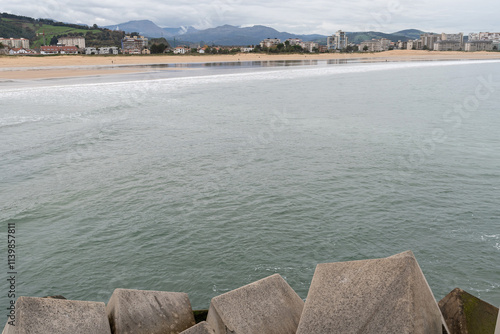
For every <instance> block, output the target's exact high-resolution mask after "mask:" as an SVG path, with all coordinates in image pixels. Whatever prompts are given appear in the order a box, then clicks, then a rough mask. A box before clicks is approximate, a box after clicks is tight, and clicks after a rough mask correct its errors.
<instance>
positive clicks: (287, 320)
mask: <svg viewBox="0 0 500 334" xmlns="http://www.w3.org/2000/svg"><path fill="white" fill-rule="evenodd" d="M303 307H304V302H303V301H302V299H300V297H299V296H298V295H297V294H296V293H295V291H293V289H292V288H291V287H290V285H288V283H287V282H286V281H285V280H284V279H283V278H282V277H281V276H280V275H278V274H275V275H272V276H269V277H266V278H263V279H261V280H259V281H256V282H254V283H251V284H248V285H245V286H243V287H241V288H238V289H236V290H233V291H229V292H227V293H224V294H222V295H220V296H217V297H214V298H212V301H211V303H210V308H209V310H208V316H207V322H208V324H209V325H210V327H211V328H213V329H214V331H215V333H216V334H226V333H232V334H288V333H295V331H296V330H297V325H298V323H299V319H300V314H301V313H302V308H303Z"/></svg>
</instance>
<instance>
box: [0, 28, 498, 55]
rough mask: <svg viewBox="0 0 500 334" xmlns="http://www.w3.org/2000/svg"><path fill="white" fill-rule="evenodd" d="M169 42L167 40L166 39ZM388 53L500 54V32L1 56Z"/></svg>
mask: <svg viewBox="0 0 500 334" xmlns="http://www.w3.org/2000/svg"><path fill="white" fill-rule="evenodd" d="M165 42H166V40H165ZM389 50H428V51H464V52H474V51H498V50H500V32H479V33H475V32H474V33H470V34H469V35H467V36H464V33H462V32H459V33H452V34H449V33H441V34H436V33H423V34H421V35H420V38H418V39H409V40H407V41H402V40H399V41H397V42H393V41H391V40H389V39H387V38H379V39H371V40H367V41H363V42H361V43H358V44H355V43H351V42H350V41H349V38H348V36H347V33H346V32H344V31H342V30H338V31H337V32H336V33H334V34H332V35H331V36H328V37H327V39H326V45H325V44H322V43H320V42H315V41H303V40H302V39H300V38H288V39H286V40H283V41H282V40H280V39H279V38H266V39H264V40H262V41H261V42H260V44H256V45H247V46H241V45H235V46H221V45H211V46H208V45H200V44H199V43H198V44H190V45H174V46H171V45H168V43H167V42H166V43H157V42H152V41H150V40H149V39H148V38H147V37H145V36H142V35H125V37H124V38H123V39H122V40H121V45H120V47H117V46H105V47H90V46H86V38H85V36H63V37H60V38H58V39H57V43H54V45H42V46H39V47H35V48H31V47H30V40H29V39H27V38H13V37H0V54H8V55H53V54H84V55H117V54H133V55H141V54H142V55H145V54H151V53H171V54H177V55H184V54H205V53H210V54H217V53H226V54H227V53H237V52H245V53H247V52H269V53H274V52H289V53H294V52H302V53H329V52H383V51H389Z"/></svg>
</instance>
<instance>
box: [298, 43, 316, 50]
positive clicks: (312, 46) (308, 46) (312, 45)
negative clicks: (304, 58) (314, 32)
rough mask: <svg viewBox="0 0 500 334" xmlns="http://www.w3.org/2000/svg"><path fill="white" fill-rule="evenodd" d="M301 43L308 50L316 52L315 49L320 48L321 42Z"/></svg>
mask: <svg viewBox="0 0 500 334" xmlns="http://www.w3.org/2000/svg"><path fill="white" fill-rule="evenodd" d="M299 45H300V46H301V47H302V49H304V51H307V52H314V49H319V44H318V43H315V42H301V43H300V44H299Z"/></svg>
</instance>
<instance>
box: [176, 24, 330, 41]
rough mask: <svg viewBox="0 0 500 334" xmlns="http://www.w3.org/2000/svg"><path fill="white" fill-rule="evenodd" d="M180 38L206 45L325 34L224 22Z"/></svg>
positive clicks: (307, 38) (306, 39)
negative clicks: (299, 33)
mask: <svg viewBox="0 0 500 334" xmlns="http://www.w3.org/2000/svg"><path fill="white" fill-rule="evenodd" d="M182 38H183V39H184V40H188V41H192V42H194V43H199V42H203V43H204V44H208V45H211V44H215V45H254V44H258V43H260V42H261V41H262V40H263V39H265V38H279V39H281V40H282V41H283V40H286V39H288V38H300V39H302V40H304V41H310V40H315V39H322V38H325V36H322V35H298V34H292V33H288V32H279V31H277V30H276V29H273V28H270V27H266V26H261V25H256V26H253V27H246V28H240V27H235V26H232V25H228V24H226V25H223V26H220V27H216V28H210V29H205V30H198V31H194V32H186V33H185V34H184V35H183V36H182Z"/></svg>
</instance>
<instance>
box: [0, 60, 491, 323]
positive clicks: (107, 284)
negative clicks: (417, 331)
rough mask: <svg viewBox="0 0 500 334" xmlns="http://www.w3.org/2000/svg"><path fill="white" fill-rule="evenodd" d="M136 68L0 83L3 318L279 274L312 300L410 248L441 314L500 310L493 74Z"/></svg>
mask: <svg viewBox="0 0 500 334" xmlns="http://www.w3.org/2000/svg"><path fill="white" fill-rule="evenodd" d="M139 70H141V71H142V70H143V71H144V72H143V73H135V74H120V75H113V76H89V77H85V78H66V79H64V78H61V79H46V80H32V81H29V80H28V81H26V80H24V81H21V80H4V81H0V157H1V159H0V224H1V225H0V226H1V232H0V233H1V234H2V236H1V239H2V240H3V245H4V246H3V247H2V253H3V254H2V255H1V256H0V258H2V259H3V260H1V261H0V268H2V270H1V273H2V276H1V277H0V278H1V280H2V283H1V284H0V306H1V308H2V309H4V312H5V313H6V314H5V315H7V312H8V311H7V310H6V309H7V307H9V305H10V304H9V303H10V301H11V300H15V299H16V298H17V297H19V296H38V297H43V296H48V295H62V296H64V297H66V298H67V299H74V300H89V301H102V302H107V301H108V300H109V298H110V296H111V294H112V293H113V290H114V289H116V288H127V289H143V290H160V291H177V292H186V293H188V295H189V298H190V300H191V303H192V307H193V308H194V309H203V308H207V307H208V306H209V304H210V299H211V298H212V297H214V296H217V295H219V294H222V293H225V292H228V291H230V290H233V289H236V288H238V287H241V286H243V285H245V284H248V283H251V282H254V281H256V280H259V279H261V278H264V277H267V276H269V275H272V274H275V273H278V274H280V275H281V276H282V277H283V278H284V279H285V280H286V281H287V282H288V283H289V284H290V286H291V287H292V288H293V289H294V290H295V291H296V292H297V293H298V294H299V296H300V297H301V298H304V299H305V298H306V297H307V292H308V288H309V285H310V282H311V279H312V277H313V273H314V270H315V267H316V265H317V264H318V263H326V262H339V261H353V260H363V259H372V258H382V257H387V256H391V255H394V254H397V253H400V252H404V251H406V250H411V251H413V253H414V254H415V257H416V259H417V261H418V263H419V265H420V267H421V269H422V271H423V273H424V275H425V277H426V279H427V281H428V283H429V286H430V287H431V289H432V291H433V293H434V296H435V298H436V299H437V300H440V299H441V298H443V297H444V296H445V295H446V294H447V293H448V292H450V291H451V290H452V289H454V288H455V287H460V288H462V289H464V290H465V291H467V292H469V293H471V294H473V295H475V296H477V297H479V298H481V299H483V300H485V301H487V302H489V303H491V304H493V305H495V306H500V61H498V60H489V61H479V60H462V61H413V62H398V61H394V62H392V61H390V62H369V61H367V60H365V61H343V60H341V61H311V60H304V61H276V62H266V61H262V62H229V63H207V64H191V65H186V64H173V65H155V66H146V67H144V68H140V69H139ZM9 235H10V236H9ZM11 240H15V241H14V242H12V241H11ZM12 245H13V246H12ZM10 249H13V250H14V253H12V252H11V253H9V250H10ZM12 254H14V255H15V257H11V258H10V260H11V261H10V262H9V258H8V255H12ZM12 276H14V282H11V281H9V279H11V277H12ZM12 283H14V284H12ZM12 289H14V295H15V297H13V296H11V294H12ZM9 291H10V292H9Z"/></svg>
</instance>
